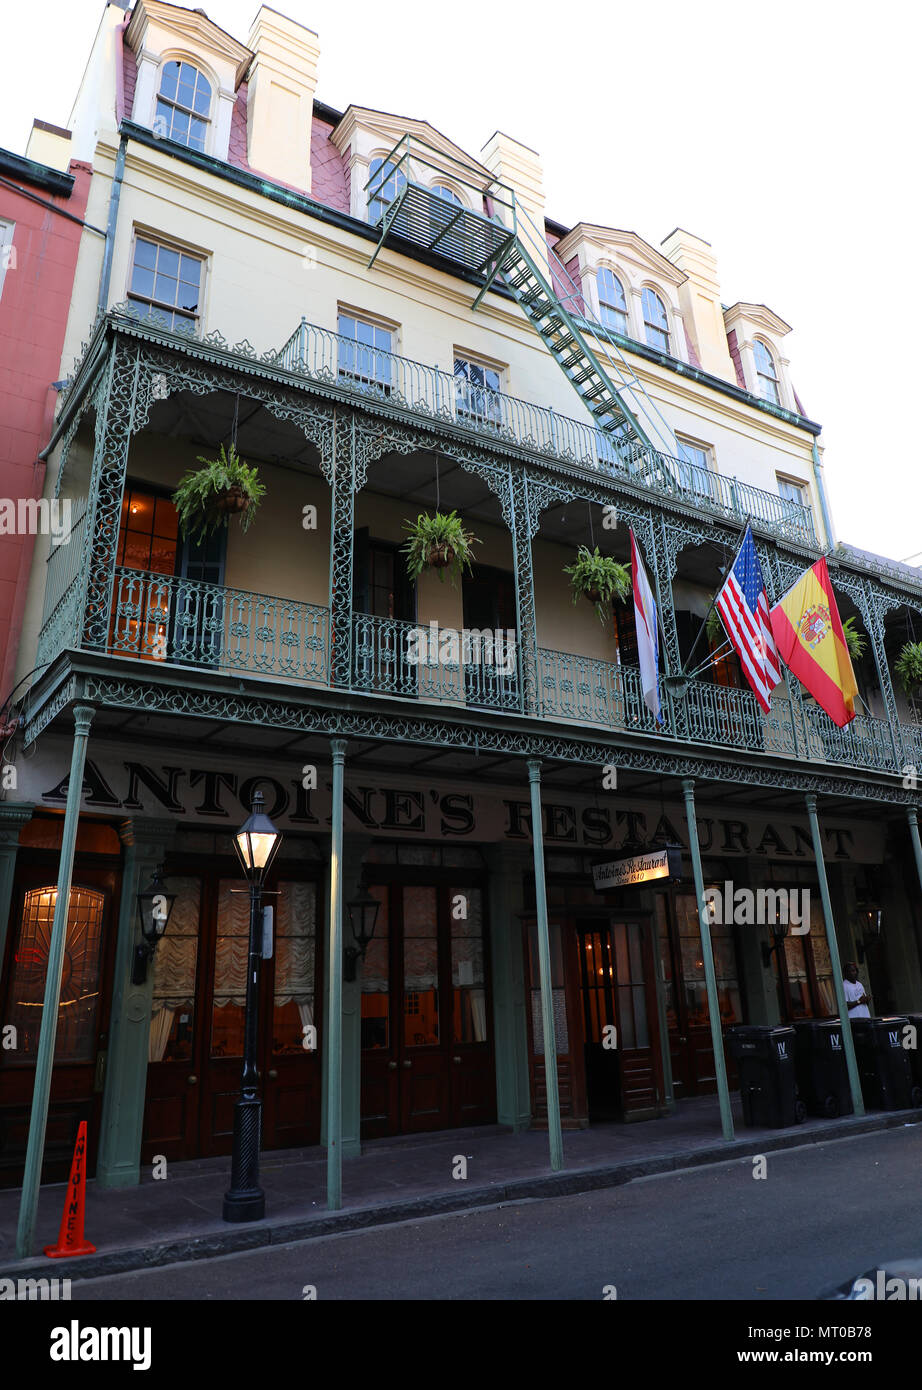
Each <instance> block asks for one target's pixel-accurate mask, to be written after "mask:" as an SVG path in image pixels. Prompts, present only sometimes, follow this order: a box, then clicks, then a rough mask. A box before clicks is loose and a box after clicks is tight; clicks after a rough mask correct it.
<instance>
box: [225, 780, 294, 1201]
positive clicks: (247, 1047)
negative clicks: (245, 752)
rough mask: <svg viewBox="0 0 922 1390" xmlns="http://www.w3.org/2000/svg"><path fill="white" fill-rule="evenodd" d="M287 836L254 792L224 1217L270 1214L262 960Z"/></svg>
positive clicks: (241, 833)
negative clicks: (236, 1094)
mask: <svg viewBox="0 0 922 1390" xmlns="http://www.w3.org/2000/svg"><path fill="white" fill-rule="evenodd" d="M281 843H282V837H281V835H280V834H279V832H278V831H277V830H276V828H275V826H274V825H273V824H272V822H271V820H270V819H269V817H268V816H267V815H266V813H265V811H264V810H263V796H262V792H260V791H257V792H254V794H253V806H252V811H251V814H250V816H249V818H248V819H247V821H246V822H245V824H244V825H243V826H241V828H240V829H239V830H238V831H237V834H236V835H235V836H234V847H235V848H236V850H237V857H238V859H239V860H240V863H241V865H242V867H243V872H244V874H245V875H246V878H247V882H248V883H249V888H248V889H244V890H240V889H238V890H236V891H238V892H240V891H244V892H249V895H250V949H249V959H248V961H247V990H246V1004H245V1009H244V1029H243V1075H242V1078H241V1086H240V1098H239V1100H238V1101H237V1103H236V1105H235V1106H234V1147H233V1152H232V1156H231V1185H230V1187H229V1189H228V1190H227V1192H225V1194H224V1208H223V1211H222V1215H223V1217H224V1220H225V1221H261V1220H262V1218H263V1217H264V1216H265V1214H266V1194H265V1193H264V1192H263V1190H262V1188H261V1187H260V1185H259V1134H260V1129H261V1126H262V1101H261V1100H260V1098H259V1092H258V1089H257V1087H258V1083H259V1072H258V1071H257V1069H256V1038H257V1027H256V1025H257V1005H258V987H259V961H260V955H261V945H262V897H263V884H264V883H265V881H266V875H267V874H268V872H269V870H270V868H271V867H272V862H273V860H274V859H275V856H276V854H277V853H278V848H279V845H280V844H281ZM231 891H234V890H231Z"/></svg>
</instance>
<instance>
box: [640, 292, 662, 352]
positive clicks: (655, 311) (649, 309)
mask: <svg viewBox="0 0 922 1390" xmlns="http://www.w3.org/2000/svg"><path fill="white" fill-rule="evenodd" d="M641 303H642V306H643V326H644V333H645V335H646V339H647V342H648V344H649V345H650V347H653V348H658V349H659V351H660V352H668V351H669V319H668V318H667V316H666V306H665V304H664V303H663V301H662V300H661V299H660V297H659V295H658V294H657V293H656V291H655V290H651V289H649V288H645V289H644V290H643V292H642V294H641Z"/></svg>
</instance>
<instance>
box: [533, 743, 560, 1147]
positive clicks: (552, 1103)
mask: <svg viewBox="0 0 922 1390" xmlns="http://www.w3.org/2000/svg"><path fill="white" fill-rule="evenodd" d="M528 781H529V783H530V789H531V843H532V852H533V854H534V857H535V902H536V904H537V908H538V973H539V975H540V979H541V1024H542V1031H543V1033H544V1080H545V1085H546V1087H547V1133H548V1141H549V1143H550V1149H551V1167H552V1168H554V1169H559V1168H562V1167H563V1134H562V1133H561V1129H560V1091H559V1087H558V1084H557V1029H556V1028H555V1026H554V999H553V995H552V993H551V942H550V936H549V934H548V925H547V890H546V888H545V885H544V835H543V828H542V825H543V823H542V818H541V763H540V762H539V761H538V759H537V758H529V760H528Z"/></svg>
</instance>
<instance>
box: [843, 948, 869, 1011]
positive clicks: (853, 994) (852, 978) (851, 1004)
mask: <svg viewBox="0 0 922 1390" xmlns="http://www.w3.org/2000/svg"><path fill="white" fill-rule="evenodd" d="M842 991H843V993H844V995H845V1002H846V1004H847V1005H848V1016H849V1018H870V1017H871V1014H870V1011H869V1009H868V996H867V995H866V994H865V992H864V985H862V984H860V983H859V981H858V967H857V965H855V963H854V961H849V962H848V964H847V965H846V967H845V979H844V980H843V981H842Z"/></svg>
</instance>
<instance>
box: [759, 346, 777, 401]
mask: <svg viewBox="0 0 922 1390" xmlns="http://www.w3.org/2000/svg"><path fill="white" fill-rule="evenodd" d="M752 351H753V355H754V356H755V360H756V380H757V384H758V388H759V395H760V396H761V397H762V399H763V401H771V402H772V404H773V405H780V404H781V391H780V389H779V386H778V368H777V367H776V366H775V359H774V358H773V357H772V355H771V353H770V352H769V350H768V348H767V347H766V346H765V344H764V343H763V342H760V341H759V339H758V338H756V339H755V340H754V342H753V344H752Z"/></svg>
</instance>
